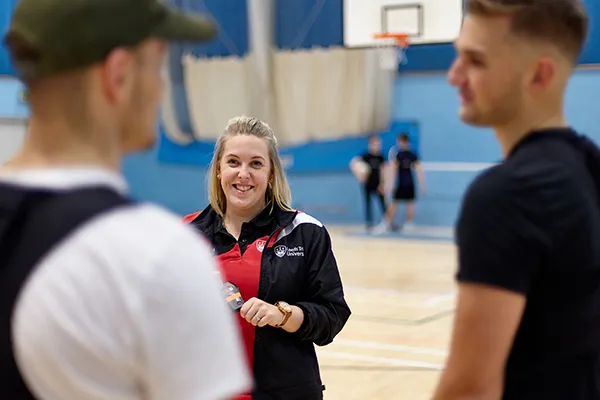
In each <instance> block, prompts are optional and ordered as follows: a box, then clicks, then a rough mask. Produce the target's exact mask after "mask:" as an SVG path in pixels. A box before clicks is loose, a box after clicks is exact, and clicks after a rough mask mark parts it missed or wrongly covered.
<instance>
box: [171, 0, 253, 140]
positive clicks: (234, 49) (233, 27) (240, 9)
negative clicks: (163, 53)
mask: <svg viewBox="0 0 600 400" xmlns="http://www.w3.org/2000/svg"><path fill="white" fill-rule="evenodd" d="M168 4H169V5H171V6H175V7H176V8H178V9H180V10H183V11H190V12H197V13H202V14H205V15H208V16H209V17H211V18H212V19H213V20H215V21H216V23H217V24H218V25H219V35H218V36H217V38H215V39H214V40H212V41H210V42H209V43H205V44H190V43H173V44H172V45H171V48H170V51H169V53H170V54H169V68H170V74H171V76H170V78H171V85H172V93H171V94H170V95H171V96H172V98H173V103H174V106H175V113H176V115H175V118H176V121H177V124H178V125H179V128H180V130H181V131H183V132H188V133H191V132H192V123H191V119H190V115H189V108H188V103H187V97H186V95H185V87H184V83H183V65H182V64H181V57H182V56H183V54H186V53H189V54H193V55H195V56H197V57H228V56H238V57H242V56H244V55H245V54H246V53H247V52H248V47H249V43H248V36H249V35H248V7H247V2H246V0H204V1H201V0H168Z"/></svg>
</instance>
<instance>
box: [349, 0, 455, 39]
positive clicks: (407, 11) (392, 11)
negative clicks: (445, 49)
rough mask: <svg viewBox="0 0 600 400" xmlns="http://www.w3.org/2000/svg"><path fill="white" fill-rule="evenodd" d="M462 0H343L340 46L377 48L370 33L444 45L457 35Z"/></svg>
mask: <svg viewBox="0 0 600 400" xmlns="http://www.w3.org/2000/svg"><path fill="white" fill-rule="evenodd" d="M462 10H463V0H344V45H345V46H346V47H371V46H375V45H377V42H376V40H375V39H374V38H373V34H375V33H378V32H405V33H408V34H409V35H410V43H411V45H412V44H423V43H448V42H452V41H453V40H454V39H455V38H456V36H458V33H459V30H460V26H461V20H462Z"/></svg>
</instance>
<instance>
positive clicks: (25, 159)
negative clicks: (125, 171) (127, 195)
mask: <svg viewBox="0 0 600 400" xmlns="http://www.w3.org/2000/svg"><path fill="white" fill-rule="evenodd" d="M71 166H73V167H74V166H88V167H98V168H103V169H108V170H111V171H114V172H119V171H120V168H121V153H120V151H119V149H118V146H117V145H116V144H111V143H110V139H109V138H108V137H107V135H101V134H96V133H95V132H88V133H83V132H70V131H69V130H68V128H67V127H57V126H52V124H48V125H46V126H44V124H43V123H40V122H36V121H34V120H32V121H31V123H30V126H29V129H28V132H27V135H26V138H25V142H24V144H23V146H22V148H21V150H20V152H19V153H18V154H17V155H16V156H15V157H14V158H13V159H11V160H10V162H9V163H8V165H7V167H8V168H19V169H22V168H51V167H71Z"/></svg>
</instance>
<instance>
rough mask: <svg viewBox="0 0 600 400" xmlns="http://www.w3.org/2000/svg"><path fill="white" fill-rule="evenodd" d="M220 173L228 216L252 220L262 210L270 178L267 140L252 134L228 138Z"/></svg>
mask: <svg viewBox="0 0 600 400" xmlns="http://www.w3.org/2000/svg"><path fill="white" fill-rule="evenodd" d="M219 171H220V175H221V187H222V188H223V192H224V193H225V198H226V199H227V213H232V214H235V215H243V216H252V217H253V216H254V215H256V214H258V213H259V212H260V211H261V210H262V209H263V208H264V206H265V192H266V191H267V186H268V183H269V177H270V176H271V162H270V159H269V145H268V142H267V140H266V139H264V138H257V137H256V136H252V135H238V136H234V137H231V138H229V139H228V140H227V141H226V142H225V146H224V149H223V156H222V157H221V161H220V162H219Z"/></svg>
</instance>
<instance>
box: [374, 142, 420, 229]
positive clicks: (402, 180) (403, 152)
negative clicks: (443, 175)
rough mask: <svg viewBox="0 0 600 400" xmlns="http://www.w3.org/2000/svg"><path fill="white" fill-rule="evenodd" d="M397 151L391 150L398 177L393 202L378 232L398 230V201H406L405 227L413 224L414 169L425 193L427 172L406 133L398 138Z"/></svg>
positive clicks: (393, 167) (391, 160) (395, 173)
mask: <svg viewBox="0 0 600 400" xmlns="http://www.w3.org/2000/svg"><path fill="white" fill-rule="evenodd" d="M397 145H398V147H397V151H390V166H391V168H392V170H393V171H394V175H395V177H396V184H395V187H394V190H393V196H392V202H391V204H390V205H389V206H388V208H387V211H386V215H385V218H384V220H383V222H382V223H381V224H380V225H379V226H378V227H377V228H376V232H379V233H381V232H384V231H387V230H390V229H393V230H396V229H397V228H396V226H397V225H395V224H394V219H395V217H396V212H397V210H398V203H399V202H401V201H402V202H405V203H406V217H405V220H404V224H403V228H410V227H412V226H413V220H414V216H415V199H416V189H415V186H416V185H415V179H414V174H413V169H414V170H416V172H417V179H418V184H419V188H420V190H421V193H425V190H426V186H425V174H424V172H423V168H422V166H421V163H420V162H419V157H418V156H417V154H416V153H415V152H414V151H412V150H411V147H410V140H409V138H408V135H407V134H406V133H401V134H400V135H398V138H397Z"/></svg>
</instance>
